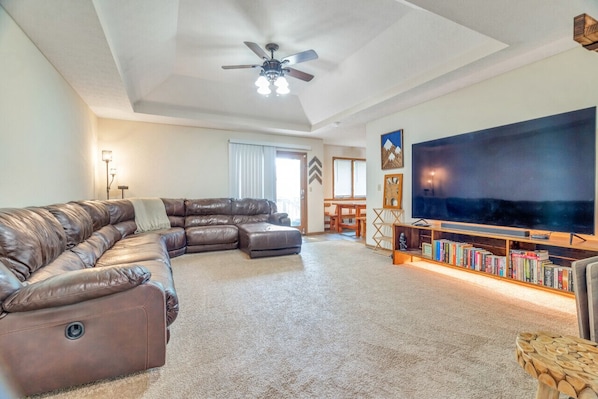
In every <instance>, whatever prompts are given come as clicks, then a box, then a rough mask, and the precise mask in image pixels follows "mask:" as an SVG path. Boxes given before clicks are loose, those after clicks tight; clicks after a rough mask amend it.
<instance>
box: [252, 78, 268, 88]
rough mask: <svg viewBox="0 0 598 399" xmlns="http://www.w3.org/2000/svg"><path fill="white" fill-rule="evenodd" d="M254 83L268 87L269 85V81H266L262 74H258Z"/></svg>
mask: <svg viewBox="0 0 598 399" xmlns="http://www.w3.org/2000/svg"><path fill="white" fill-rule="evenodd" d="M255 85H256V86H257V87H268V86H270V82H268V79H266V77H265V76H264V75H260V76H259V77H258V78H257V80H256V81H255Z"/></svg>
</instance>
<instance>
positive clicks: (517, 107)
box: [366, 47, 598, 245]
mask: <svg viewBox="0 0 598 399" xmlns="http://www.w3.org/2000/svg"><path fill="white" fill-rule="evenodd" d="M596 71H598V54H597V53H594V52H590V51H587V50H585V49H583V48H581V47H580V48H576V49H573V50H570V51H567V52H564V53H562V54H559V55H556V56H553V57H550V58H548V59H545V60H543V61H540V62H537V63H534V64H532V65H529V66H526V67H523V68H520V69H516V70H513V71H511V72H508V73H505V74H503V75H500V76H498V77H495V78H493V79H489V80H486V81H484V82H481V83H478V84H476V85H473V86H470V87H467V88H465V89H462V90H458V91H456V92H453V93H450V94H448V95H445V96H443V97H440V98H437V99H434V100H431V101H429V102H426V103H423V104H420V105H417V106H414V107H412V108H409V109H406V110H404V111H401V112H398V113H395V114H392V115H389V116H387V117H385V118H382V119H379V120H377V121H374V122H371V123H369V124H368V125H367V128H366V132H367V146H366V148H367V150H366V154H367V159H368V171H367V172H368V174H367V179H368V195H367V198H368V200H367V203H368V209H371V208H375V207H380V206H381V204H382V192H381V191H379V190H378V184H380V183H381V182H382V180H383V178H384V174H386V173H403V175H404V184H403V207H404V209H405V214H406V215H407V220H406V221H408V222H409V221H411V218H410V216H411V162H410V159H411V145H412V144H413V143H417V142H421V141H426V140H430V139H433V138H438V137H445V136H451V135H455V134H460V133H467V132H472V131H476V130H480V129H484V128H489V127H494V126H500V125H505V124H509V123H514V122H519V121H524V120H529V119H533V118H538V117H543V116H548V115H553V114H557V113H562V112H567V111H573V110H576V109H581V108H587V107H592V106H596V105H598V73H596ZM396 129H404V140H405V143H404V145H405V148H404V151H405V167H404V168H402V169H395V170H391V171H382V170H381V168H380V166H379V165H380V135H381V134H383V133H385V132H388V131H391V130H396ZM514 178H516V177H514ZM555 189H558V187H555ZM370 212H371V211H368V218H369V219H370V220H371V218H372V217H373V214H371V213H370ZM372 230H373V229H368V234H367V235H368V237H367V243H368V244H370V245H373V244H374V242H373V240H372V238H371V237H372V233H373V231H372Z"/></svg>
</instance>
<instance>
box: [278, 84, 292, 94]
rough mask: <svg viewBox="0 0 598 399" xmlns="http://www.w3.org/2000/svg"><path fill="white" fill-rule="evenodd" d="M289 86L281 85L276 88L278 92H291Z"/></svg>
mask: <svg viewBox="0 0 598 399" xmlns="http://www.w3.org/2000/svg"><path fill="white" fill-rule="evenodd" d="M289 93H290V90H289V86H280V87H278V88H277V89H276V94H289Z"/></svg>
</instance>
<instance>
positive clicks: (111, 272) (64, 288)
mask: <svg viewBox="0 0 598 399" xmlns="http://www.w3.org/2000/svg"><path fill="white" fill-rule="evenodd" d="M150 277H151V273H150V272H149V271H148V270H147V269H146V268H145V267H143V266H139V265H128V266H107V267H100V268H91V269H82V270H75V271H70V272H66V273H63V274H60V275H57V276H52V277H50V278H47V279H46V280H43V281H39V282H36V283H33V284H29V285H25V286H23V287H22V288H21V289H19V290H18V291H16V292H14V293H13V294H12V295H10V296H9V297H8V298H6V300H5V301H4V302H3V303H2V308H3V310H4V311H5V312H8V313H11V312H26V311H30V310H37V309H44V308H51V307H55V306H64V305H70V304H73V303H78V302H82V301H87V300H90V299H94V298H100V297H103V296H106V295H110V294H114V293H117V292H121V291H126V290H128V289H131V288H134V287H136V286H138V285H140V284H143V283H145V282H146V281H148V280H149V279H150Z"/></svg>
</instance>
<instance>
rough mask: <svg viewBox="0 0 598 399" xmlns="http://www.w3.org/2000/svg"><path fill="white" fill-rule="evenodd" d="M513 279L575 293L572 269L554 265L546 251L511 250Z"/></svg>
mask: <svg viewBox="0 0 598 399" xmlns="http://www.w3.org/2000/svg"><path fill="white" fill-rule="evenodd" d="M510 256H511V278H514V279H517V280H520V281H525V282H528V283H534V284H539V285H544V286H546V287H551V288H557V289H559V290H564V291H573V273H572V272H571V268H570V267H566V266H559V265H555V264H554V263H552V261H551V260H550V255H549V253H548V251H546V250H535V251H526V250H515V249H513V250H511V253H510Z"/></svg>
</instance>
